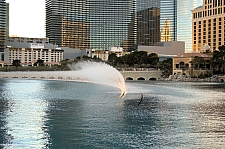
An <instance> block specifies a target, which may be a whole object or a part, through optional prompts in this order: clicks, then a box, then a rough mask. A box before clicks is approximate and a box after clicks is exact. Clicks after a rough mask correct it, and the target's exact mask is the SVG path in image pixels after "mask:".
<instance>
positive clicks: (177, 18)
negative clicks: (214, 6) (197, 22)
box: [160, 0, 202, 51]
mask: <svg viewBox="0 0 225 149" xmlns="http://www.w3.org/2000/svg"><path fill="white" fill-rule="evenodd" d="M201 4H202V0H189V1H188V0H186V1H185V0H160V28H161V39H162V40H161V41H164V34H165V32H164V28H163V27H164V26H165V24H166V22H168V21H169V22H170V25H169V27H170V30H171V34H172V40H173V41H184V42H185V51H192V33H191V29H192V23H191V16H192V14H191V10H192V9H194V8H196V7H198V6H200V5H201Z"/></svg>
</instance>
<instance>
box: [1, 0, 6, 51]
mask: <svg viewBox="0 0 225 149" xmlns="http://www.w3.org/2000/svg"><path fill="white" fill-rule="evenodd" d="M5 33H6V2H5V0H0V52H3V51H4V48H5V36H6V35H5Z"/></svg>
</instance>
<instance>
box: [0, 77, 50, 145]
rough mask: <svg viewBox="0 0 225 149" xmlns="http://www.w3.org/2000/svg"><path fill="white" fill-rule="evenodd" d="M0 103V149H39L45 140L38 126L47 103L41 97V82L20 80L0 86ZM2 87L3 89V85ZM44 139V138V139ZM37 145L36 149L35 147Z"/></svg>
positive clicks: (42, 118)
mask: <svg viewBox="0 0 225 149" xmlns="http://www.w3.org/2000/svg"><path fill="white" fill-rule="evenodd" d="M1 83H2V85H1V87H2V91H1V95H2V97H1V102H3V101H7V104H3V105H5V107H2V108H1V110H4V109H5V108H7V110H6V109H5V110H4V112H3V113H4V114H3V115H5V116H4V119H1V120H2V121H3V122H4V126H3V128H4V130H5V131H4V132H3V133H2V134H3V144H4V145H3V146H4V147H6V148H42V147H44V146H45V144H46V142H48V140H46V139H45V138H46V136H45V133H44V132H43V129H42V126H43V122H44V121H45V120H44V117H45V115H46V113H45V111H46V107H47V103H46V101H45V100H44V98H43V97H42V96H43V94H42V88H43V86H44V84H43V83H42V82H41V81H33V80H30V81H25V82H23V83H21V80H13V81H5V82H1ZM3 84H4V85H3ZM47 138H48V137H47ZM37 145H38V146H37Z"/></svg>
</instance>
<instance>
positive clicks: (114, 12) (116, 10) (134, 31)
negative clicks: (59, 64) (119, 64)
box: [45, 0, 160, 50]
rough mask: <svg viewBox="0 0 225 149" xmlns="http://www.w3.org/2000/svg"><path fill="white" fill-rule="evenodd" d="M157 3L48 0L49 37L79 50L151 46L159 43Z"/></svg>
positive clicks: (143, 1) (124, 0) (59, 43)
mask: <svg viewBox="0 0 225 149" xmlns="http://www.w3.org/2000/svg"><path fill="white" fill-rule="evenodd" d="M158 1H159V0H123V1H119V0H70V1H69V0H65V1H62V0H46V1H45V5H46V37H47V38H49V41H50V42H51V43H54V44H58V45H60V46H68V47H71V48H78V49H95V50H108V49H109V48H110V47H123V49H124V50H132V49H135V48H136V46H137V45H139V44H141V45H152V44H154V43H155V42H158V41H160V26H159V19H160V13H159V12H160V11H159V3H158ZM141 37H143V38H141Z"/></svg>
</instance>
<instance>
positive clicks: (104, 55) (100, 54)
mask: <svg viewBox="0 0 225 149" xmlns="http://www.w3.org/2000/svg"><path fill="white" fill-rule="evenodd" d="M87 53H88V57H92V58H94V57H96V58H99V59H101V60H103V61H107V60H108V57H109V54H111V53H115V54H116V55H117V57H121V56H123V55H124V50H123V48H122V47H110V48H109V50H95V49H92V50H90V51H87Z"/></svg>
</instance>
